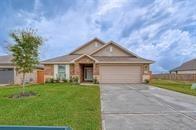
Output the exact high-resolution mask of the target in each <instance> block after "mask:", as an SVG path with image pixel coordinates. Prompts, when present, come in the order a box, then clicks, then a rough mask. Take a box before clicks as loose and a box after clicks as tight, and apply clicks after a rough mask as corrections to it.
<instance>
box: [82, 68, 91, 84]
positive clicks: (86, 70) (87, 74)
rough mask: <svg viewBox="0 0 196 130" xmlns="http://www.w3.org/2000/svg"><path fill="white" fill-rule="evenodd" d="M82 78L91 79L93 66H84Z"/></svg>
mask: <svg viewBox="0 0 196 130" xmlns="http://www.w3.org/2000/svg"><path fill="white" fill-rule="evenodd" d="M84 80H85V81H92V80H93V67H84Z"/></svg>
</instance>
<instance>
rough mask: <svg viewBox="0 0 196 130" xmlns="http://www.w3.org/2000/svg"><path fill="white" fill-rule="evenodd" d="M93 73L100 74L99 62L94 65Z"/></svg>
mask: <svg viewBox="0 0 196 130" xmlns="http://www.w3.org/2000/svg"><path fill="white" fill-rule="evenodd" d="M93 75H99V64H94V65H93Z"/></svg>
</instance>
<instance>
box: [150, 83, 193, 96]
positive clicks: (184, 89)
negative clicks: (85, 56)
mask: <svg viewBox="0 0 196 130" xmlns="http://www.w3.org/2000/svg"><path fill="white" fill-rule="evenodd" d="M150 84H151V85H153V86H156V87H160V88H165V89H169V90H173V91H176V92H180V93H185V94H189V95H194V96H196V90H191V83H190V82H182V81H171V80H161V79H153V80H151V81H150Z"/></svg>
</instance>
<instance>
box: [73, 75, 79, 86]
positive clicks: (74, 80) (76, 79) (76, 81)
mask: <svg viewBox="0 0 196 130" xmlns="http://www.w3.org/2000/svg"><path fill="white" fill-rule="evenodd" d="M73 83H74V84H79V78H78V76H75V77H73Z"/></svg>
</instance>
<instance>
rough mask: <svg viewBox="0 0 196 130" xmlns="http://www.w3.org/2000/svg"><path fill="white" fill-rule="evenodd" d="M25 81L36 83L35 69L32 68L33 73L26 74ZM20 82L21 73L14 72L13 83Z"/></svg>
mask: <svg viewBox="0 0 196 130" xmlns="http://www.w3.org/2000/svg"><path fill="white" fill-rule="evenodd" d="M25 81H26V82H29V83H36V82H37V70H34V71H33V73H28V74H26V78H25ZM21 83H22V73H17V72H15V84H21Z"/></svg>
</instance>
